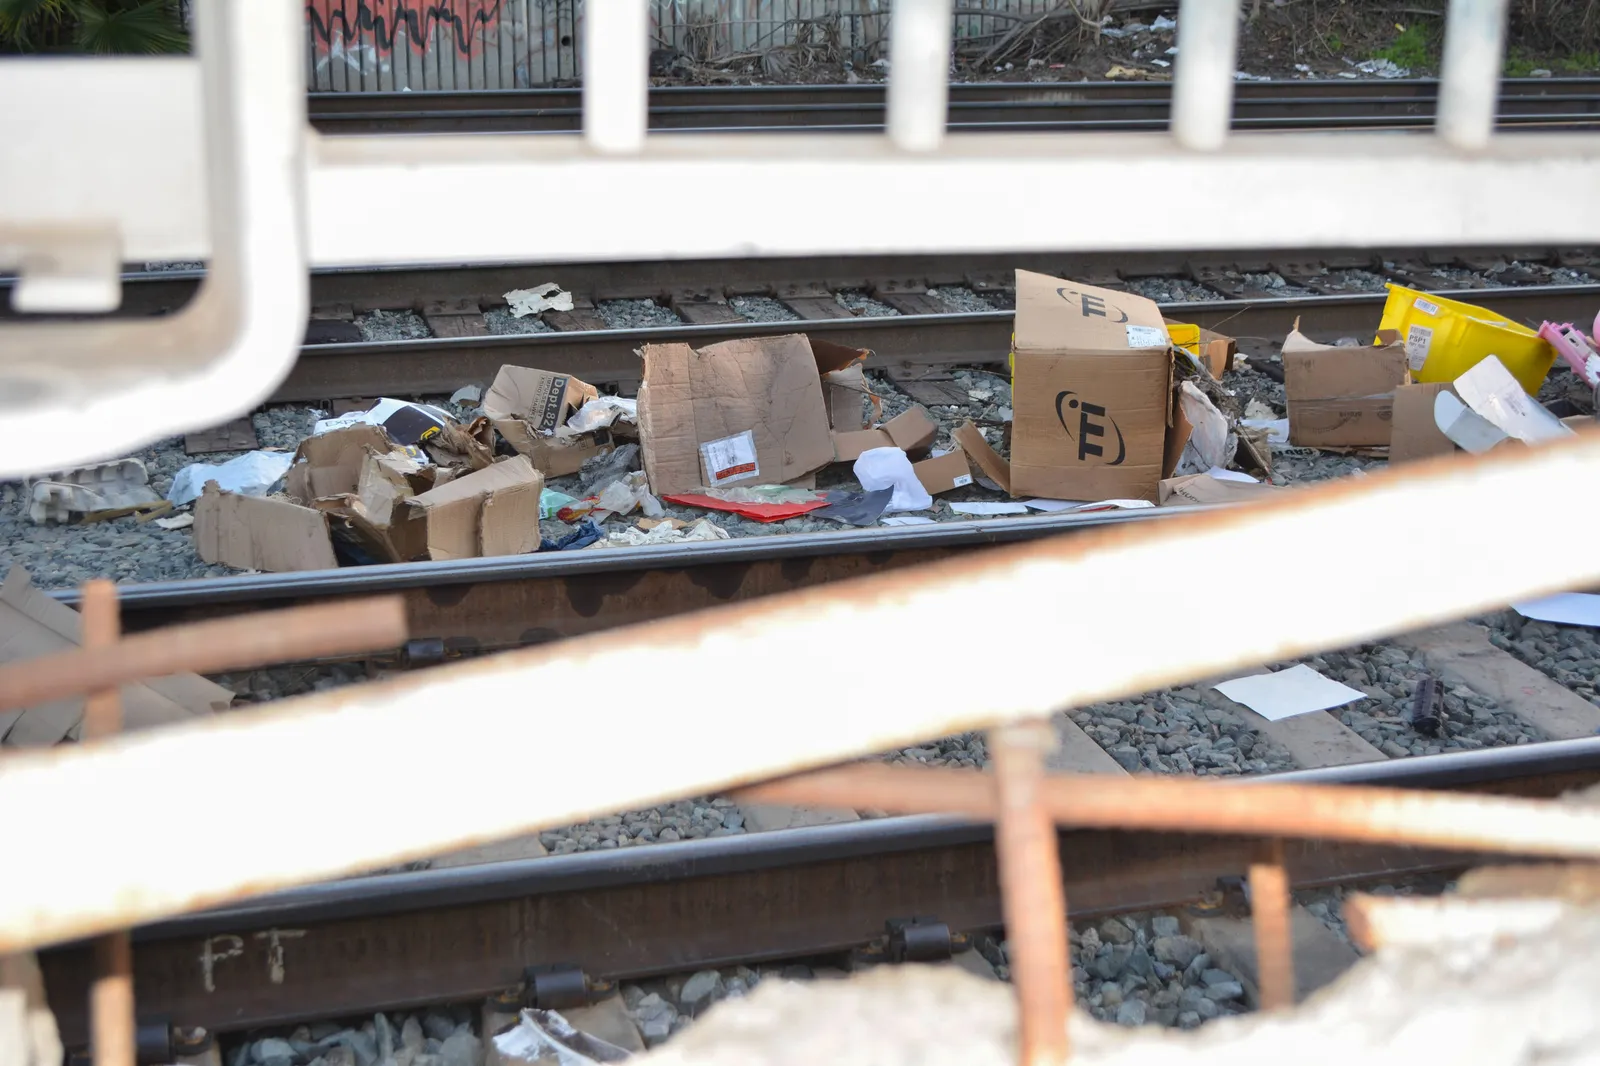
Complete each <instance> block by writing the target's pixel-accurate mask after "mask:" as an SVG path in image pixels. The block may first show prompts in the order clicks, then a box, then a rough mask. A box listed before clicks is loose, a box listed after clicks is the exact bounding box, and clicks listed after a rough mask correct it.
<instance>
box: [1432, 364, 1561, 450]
mask: <svg viewBox="0 0 1600 1066" xmlns="http://www.w3.org/2000/svg"><path fill="white" fill-rule="evenodd" d="M1455 389H1456V391H1457V392H1459V393H1460V394H1461V398H1462V399H1463V400H1465V401H1466V402H1467V406H1468V407H1470V408H1472V409H1473V410H1474V411H1476V412H1478V414H1480V415H1482V416H1483V417H1484V418H1486V419H1488V420H1489V421H1490V422H1492V423H1494V425H1495V427H1496V428H1497V429H1499V430H1500V431H1501V432H1503V433H1505V434H1506V435H1507V436H1511V437H1515V438H1517V439H1518V440H1520V441H1522V442H1524V443H1525V444H1544V443H1547V442H1549V441H1553V440H1560V439H1561V438H1563V437H1570V436H1573V432H1572V430H1571V429H1570V428H1569V427H1567V426H1564V425H1562V424H1561V420H1560V419H1559V418H1557V417H1556V416H1555V415H1553V414H1551V413H1550V412H1549V411H1546V410H1545V409H1544V408H1543V407H1541V406H1540V405H1539V403H1538V401H1536V400H1534V399H1533V398H1532V397H1531V396H1529V395H1528V394H1527V393H1525V392H1523V391H1522V386H1521V385H1519V384H1517V379H1516V378H1514V377H1512V376H1511V371H1509V370H1507V369H1506V368H1505V364H1503V363H1501V362H1500V360H1499V358H1498V357H1496V356H1493V355H1491V356H1489V357H1488V358H1486V359H1484V360H1483V361H1482V362H1481V363H1478V364H1476V365H1474V366H1473V367H1472V368H1471V369H1469V370H1468V371H1467V372H1466V373H1465V374H1462V375H1461V376H1460V377H1458V378H1456V380H1455ZM1439 395H1440V396H1444V395H1446V394H1445V393H1442V392H1441V393H1440V394H1439ZM1435 403H1436V404H1437V401H1435ZM1434 410H1435V412H1437V411H1438V407H1437V406H1435V407H1434ZM1436 417H1437V416H1436ZM1447 435H1448V434H1447Z"/></svg>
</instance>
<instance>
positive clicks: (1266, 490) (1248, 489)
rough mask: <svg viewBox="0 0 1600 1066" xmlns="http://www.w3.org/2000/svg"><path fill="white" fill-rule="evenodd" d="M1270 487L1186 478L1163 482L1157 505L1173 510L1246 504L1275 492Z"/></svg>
mask: <svg viewBox="0 0 1600 1066" xmlns="http://www.w3.org/2000/svg"><path fill="white" fill-rule="evenodd" d="M1276 491H1277V489H1275V488H1274V487H1273V486H1271V485H1267V484H1264V483H1261V482H1256V483H1254V484H1252V483H1251V482H1248V481H1229V480H1227V479H1225V478H1215V477H1212V476H1211V475H1210V474H1189V475H1187V476H1186V477H1173V478H1167V479H1166V480H1164V481H1162V482H1161V486H1160V496H1161V499H1160V501H1159V502H1160V504H1161V506H1162V507H1176V506H1180V505H1182V504H1192V503H1202V504H1211V503H1247V502H1249V501H1251V500H1259V499H1261V498H1262V497H1263V496H1268V495H1271V494H1272V493H1273V492H1276Z"/></svg>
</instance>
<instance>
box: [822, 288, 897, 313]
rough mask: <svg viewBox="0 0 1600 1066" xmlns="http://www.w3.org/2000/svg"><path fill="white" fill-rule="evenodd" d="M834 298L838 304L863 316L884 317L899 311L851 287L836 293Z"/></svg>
mask: <svg viewBox="0 0 1600 1066" xmlns="http://www.w3.org/2000/svg"><path fill="white" fill-rule="evenodd" d="M834 300H836V301H837V302H838V304H839V306H841V307H847V308H849V309H850V310H851V311H853V312H855V313H856V314H858V315H860V316H861V317H863V318H886V317H892V316H894V315H898V314H899V313H900V312H899V311H896V310H895V309H894V308H892V307H890V306H889V305H888V304H886V303H883V302H882V301H881V300H874V299H873V298H872V297H871V296H868V295H867V294H866V293H864V292H857V291H854V290H851V289H845V290H843V291H841V292H838V293H836V294H835V295H834Z"/></svg>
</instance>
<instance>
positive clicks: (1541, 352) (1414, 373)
mask: <svg viewBox="0 0 1600 1066" xmlns="http://www.w3.org/2000/svg"><path fill="white" fill-rule="evenodd" d="M1378 329H1379V330H1380V331H1382V330H1386V329H1392V330H1395V331H1396V332H1398V333H1399V334H1400V339H1401V340H1403V341H1405V345H1406V357H1407V358H1406V362H1407V363H1408V364H1409V365H1410V367H1411V378H1412V380H1413V381H1418V382H1427V381H1454V380H1455V379H1456V378H1458V377H1460V376H1461V375H1462V374H1463V373H1465V372H1466V371H1467V370H1469V369H1471V368H1472V367H1474V366H1476V365H1477V364H1478V363H1481V362H1483V360H1484V359H1486V358H1488V357H1489V356H1491V355H1493V356H1498V357H1499V359H1500V362H1501V363H1503V364H1505V368H1506V369H1507V370H1509V371H1511V376H1512V377H1514V378H1516V379H1517V384H1519V385H1521V386H1522V388H1523V391H1525V392H1527V393H1528V395H1530V396H1532V395H1534V394H1535V393H1537V392H1538V391H1539V385H1540V383H1541V382H1543V381H1544V376H1545V375H1546V374H1548V373H1550V366H1551V364H1552V363H1554V362H1555V361H1556V350H1555V349H1554V348H1552V347H1551V346H1550V344H1549V342H1548V341H1546V340H1545V339H1544V338H1543V337H1541V336H1539V335H1538V334H1537V333H1535V332H1534V331H1533V330H1531V329H1529V328H1528V327H1527V326H1524V325H1522V324H1520V323H1517V322H1509V321H1507V320H1506V319H1504V318H1501V317H1500V316H1499V315H1497V314H1495V313H1494V312H1493V311H1489V310H1487V309H1485V308H1482V307H1474V306H1473V305H1472V304H1464V303H1461V302H1460V301H1458V300H1446V299H1445V298H1444V297H1442V296H1434V295H1432V294H1430V293H1425V292H1418V291H1416V290H1415V289H1408V288H1405V287H1404V286H1402V285H1390V286H1389V300H1388V302H1387V303H1385V304H1384V305H1383V321H1382V322H1380V323H1378Z"/></svg>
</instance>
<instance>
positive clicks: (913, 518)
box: [881, 514, 939, 526]
mask: <svg viewBox="0 0 1600 1066" xmlns="http://www.w3.org/2000/svg"><path fill="white" fill-rule="evenodd" d="M881 524H883V525H886V526H936V525H938V524H939V523H938V522H936V521H935V520H933V519H932V518H924V517H923V516H922V515H919V514H894V515H887V516H885V517H884V518H883V519H882V523H881Z"/></svg>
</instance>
